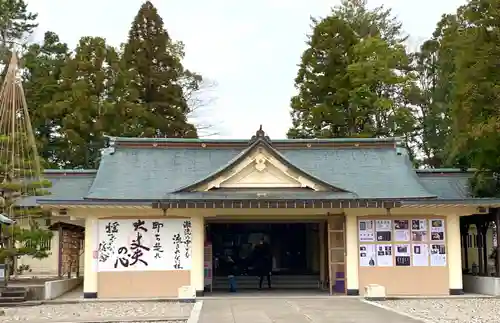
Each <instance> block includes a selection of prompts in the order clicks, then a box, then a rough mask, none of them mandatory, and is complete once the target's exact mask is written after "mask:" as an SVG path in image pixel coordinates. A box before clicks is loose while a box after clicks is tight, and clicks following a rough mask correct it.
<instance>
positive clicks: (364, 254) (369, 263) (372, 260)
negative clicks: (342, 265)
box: [359, 244, 377, 267]
mask: <svg viewBox="0 0 500 323" xmlns="http://www.w3.org/2000/svg"><path fill="white" fill-rule="evenodd" d="M376 261H377V257H376V254H375V245H374V244H364V245H360V246H359V265H360V266H361V267H375V266H376V265H377V263H376Z"/></svg>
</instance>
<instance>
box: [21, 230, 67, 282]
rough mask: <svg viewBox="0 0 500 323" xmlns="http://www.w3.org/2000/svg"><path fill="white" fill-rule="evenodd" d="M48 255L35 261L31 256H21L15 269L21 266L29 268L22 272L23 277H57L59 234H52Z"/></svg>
mask: <svg viewBox="0 0 500 323" xmlns="http://www.w3.org/2000/svg"><path fill="white" fill-rule="evenodd" d="M50 246H51V250H50V255H49V256H48V257H47V258H44V259H36V258H33V257H31V256H22V257H20V258H19V259H18V260H17V267H19V266H21V265H28V266H30V269H31V272H30V271H24V272H23V273H22V275H23V276H26V275H27V276H37V275H45V276H47V275H50V276H52V275H53V276H57V274H58V273H57V269H58V268H57V267H58V259H59V250H58V249H59V234H58V232H54V235H53V237H52V241H51V245H50Z"/></svg>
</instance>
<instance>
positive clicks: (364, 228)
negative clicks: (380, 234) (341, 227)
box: [358, 220, 375, 242]
mask: <svg viewBox="0 0 500 323" xmlns="http://www.w3.org/2000/svg"><path fill="white" fill-rule="evenodd" d="M358 228H359V241H361V242H372V241H375V228H374V225H373V220H359V222H358Z"/></svg>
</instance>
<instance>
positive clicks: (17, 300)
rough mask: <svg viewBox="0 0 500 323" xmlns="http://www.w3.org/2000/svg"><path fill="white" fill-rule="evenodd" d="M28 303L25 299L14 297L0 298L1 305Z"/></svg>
mask: <svg viewBox="0 0 500 323" xmlns="http://www.w3.org/2000/svg"><path fill="white" fill-rule="evenodd" d="M24 301H26V298H25V297H18V296H13V297H3V296H2V297H0V303H21V302H24Z"/></svg>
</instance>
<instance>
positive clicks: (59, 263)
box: [57, 225, 64, 277]
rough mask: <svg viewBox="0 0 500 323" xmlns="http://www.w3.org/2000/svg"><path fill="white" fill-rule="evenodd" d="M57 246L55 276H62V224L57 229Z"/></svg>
mask: <svg viewBox="0 0 500 323" xmlns="http://www.w3.org/2000/svg"><path fill="white" fill-rule="evenodd" d="M58 235H59V239H58V246H57V247H58V248H57V253H58V254H57V276H59V277H62V275H63V272H62V270H63V249H64V243H63V229H62V225H59V229H58Z"/></svg>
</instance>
